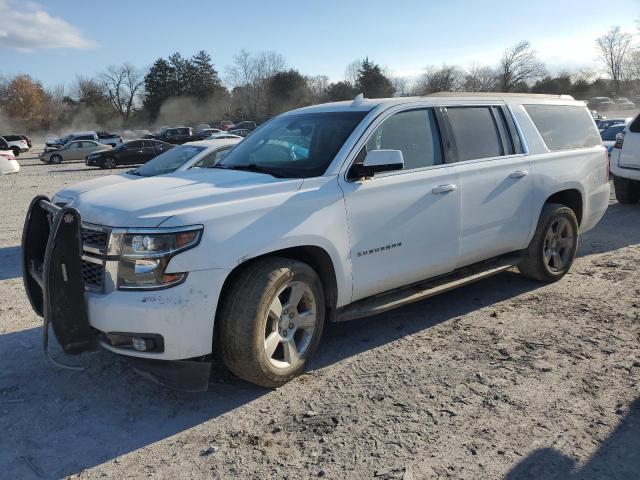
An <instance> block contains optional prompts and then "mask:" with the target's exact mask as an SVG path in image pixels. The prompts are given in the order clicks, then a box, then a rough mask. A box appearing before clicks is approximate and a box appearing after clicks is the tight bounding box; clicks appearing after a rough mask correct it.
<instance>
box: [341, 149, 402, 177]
mask: <svg viewBox="0 0 640 480" xmlns="http://www.w3.org/2000/svg"><path fill="white" fill-rule="evenodd" d="M403 168H404V158H403V157H402V151H401V150H371V151H370V152H367V156H366V157H365V159H364V162H363V163H362V164H360V165H358V164H356V165H354V166H352V167H351V171H350V172H349V177H350V178H366V177H373V176H374V175H375V174H376V173H382V172H392V171H394V170H402V169H403Z"/></svg>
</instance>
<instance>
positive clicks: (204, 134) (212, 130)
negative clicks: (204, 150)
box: [193, 128, 225, 141]
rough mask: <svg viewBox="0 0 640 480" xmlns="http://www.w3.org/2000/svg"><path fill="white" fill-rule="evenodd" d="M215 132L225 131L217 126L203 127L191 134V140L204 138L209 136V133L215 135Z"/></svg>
mask: <svg viewBox="0 0 640 480" xmlns="http://www.w3.org/2000/svg"><path fill="white" fill-rule="evenodd" d="M216 133H225V132H224V131H223V130H220V129H219V128H203V129H202V130H200V131H199V132H198V133H194V134H193V138H194V140H193V141H196V140H204V139H205V138H207V137H210V136H211V135H215V134H216Z"/></svg>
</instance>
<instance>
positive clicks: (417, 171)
mask: <svg viewBox="0 0 640 480" xmlns="http://www.w3.org/2000/svg"><path fill="white" fill-rule="evenodd" d="M438 132H439V130H438V126H437V124H436V118H435V115H434V111H433V109H431V108H421V109H413V110H408V111H401V112H397V113H395V114H393V115H391V116H389V117H388V118H386V119H385V120H384V121H383V122H382V123H381V124H380V125H379V126H378V127H377V128H376V129H375V131H374V132H373V133H372V134H371V135H370V137H369V138H368V139H367V143H366V145H365V146H364V147H363V150H362V151H361V152H360V154H359V155H358V156H357V159H356V162H361V161H363V160H364V157H365V156H366V152H367V151H370V150H375V149H390V150H400V151H402V154H403V158H404V169H403V170H400V171H395V172H387V173H383V174H376V175H375V176H374V177H373V178H370V179H361V180H348V179H341V187H342V189H343V191H344V198H345V205H346V211H347V217H348V222H349V237H350V244H351V263H352V275H353V300H358V299H360V298H364V297H367V296H370V295H374V294H376V293H381V292H384V291H387V290H391V289H394V288H397V287H401V286H404V285H407V284H410V283H414V282H417V281H419V280H423V279H426V278H429V277H433V276H436V275H440V274H443V273H448V272H450V271H452V270H453V269H454V268H455V264H456V262H457V259H458V248H459V235H460V190H459V189H458V172H457V167H456V166H455V165H451V164H445V163H444V156H443V152H442V147H441V144H442V142H441V140H440V135H439V133H438Z"/></svg>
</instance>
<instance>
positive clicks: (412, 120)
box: [363, 108, 442, 170]
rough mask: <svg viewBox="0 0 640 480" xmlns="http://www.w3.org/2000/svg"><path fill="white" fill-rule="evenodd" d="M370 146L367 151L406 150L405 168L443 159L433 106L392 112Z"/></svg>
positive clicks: (437, 162) (431, 164)
mask: <svg viewBox="0 0 640 480" xmlns="http://www.w3.org/2000/svg"><path fill="white" fill-rule="evenodd" d="M366 147H367V151H371V150H400V151H402V156H403V158H404V169H405V170H411V169H413V168H421V167H431V166H433V165H440V164H441V163H442V149H441V148H440V136H439V134H438V127H437V125H436V120H435V116H434V113H433V109H431V108H428V109H420V110H410V111H407V112H400V113H396V114H395V115H392V116H391V117H389V118H388V119H386V120H385V121H384V122H383V123H382V124H381V125H380V126H379V127H378V128H376V130H375V132H373V134H372V135H371V137H369V140H367V145H366ZM363 159H364V158H363Z"/></svg>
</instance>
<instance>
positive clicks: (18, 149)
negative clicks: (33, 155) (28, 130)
mask: <svg viewBox="0 0 640 480" xmlns="http://www.w3.org/2000/svg"><path fill="white" fill-rule="evenodd" d="M0 136H2V138H4V139H5V140H6V142H7V143H8V144H9V148H11V151H12V152H13V155H14V156H15V157H17V156H19V155H20V154H21V153H22V152H27V151H29V144H28V143H27V141H26V140H25V139H24V138H22V137H21V136H20V135H4V134H3V135H0Z"/></svg>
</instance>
